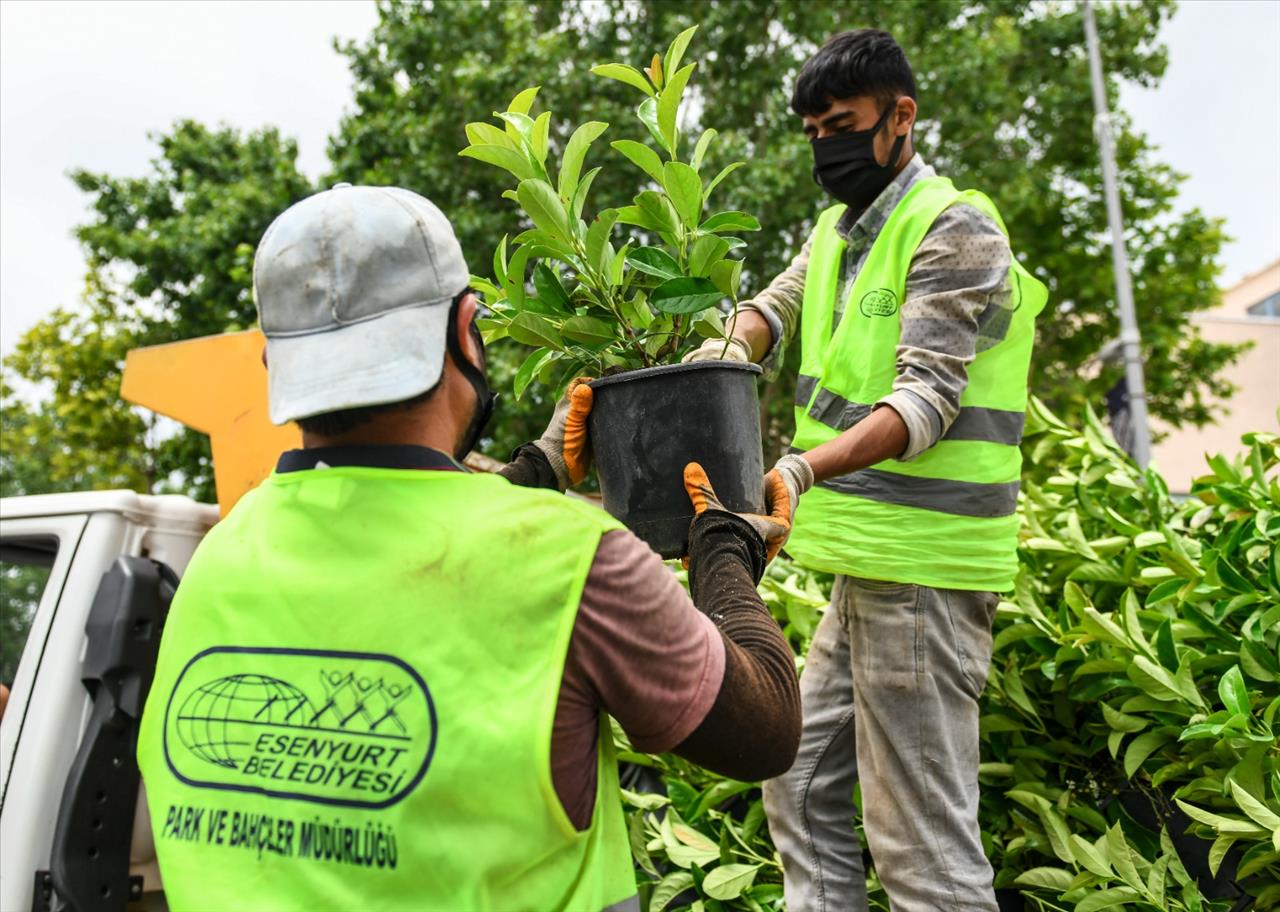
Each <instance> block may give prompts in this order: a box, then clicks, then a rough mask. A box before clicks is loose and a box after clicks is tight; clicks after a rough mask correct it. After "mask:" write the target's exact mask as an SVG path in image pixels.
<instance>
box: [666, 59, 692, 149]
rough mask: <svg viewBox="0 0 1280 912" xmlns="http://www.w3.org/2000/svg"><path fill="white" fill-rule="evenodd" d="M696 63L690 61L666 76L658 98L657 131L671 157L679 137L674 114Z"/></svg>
mask: <svg viewBox="0 0 1280 912" xmlns="http://www.w3.org/2000/svg"><path fill="white" fill-rule="evenodd" d="M696 66H697V64H696V63H691V64H689V65H688V66H685V67H683V68H681V69H679V70H676V71H675V73H674V74H672V75H670V76H669V77H668V78H667V84H666V86H665V87H664V88H663V90H662V95H661V96H660V97H659V98H658V132H659V133H661V134H662V137H663V138H664V139H665V140H666V149H667V151H668V152H670V153H671V155H672V157H674V156H675V154H676V144H677V143H678V142H679V137H678V135H677V133H676V115H677V114H678V113H679V111H680V100H681V98H682V96H683V95H684V87H685V86H686V85H688V84H689V77H690V76H692V75H693V70H694V67H696Z"/></svg>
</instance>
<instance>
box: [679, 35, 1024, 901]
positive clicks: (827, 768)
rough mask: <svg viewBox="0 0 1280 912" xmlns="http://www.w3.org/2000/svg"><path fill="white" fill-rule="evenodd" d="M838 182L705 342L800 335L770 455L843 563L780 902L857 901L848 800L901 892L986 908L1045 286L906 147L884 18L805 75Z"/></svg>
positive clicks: (734, 352)
mask: <svg viewBox="0 0 1280 912" xmlns="http://www.w3.org/2000/svg"><path fill="white" fill-rule="evenodd" d="M791 105H792V109H793V110H794V111H795V112H796V113H797V114H798V115H800V116H801V118H803V125H804V131H805V135H806V136H807V137H808V138H809V139H810V141H811V143H812V148H813V174H814V178H815V180H816V181H817V182H818V184H819V185H820V186H821V187H822V188H823V189H824V190H825V191H826V192H827V193H828V194H829V195H830V196H831V197H832V198H833V201H834V202H835V203H836V205H834V206H832V207H830V208H828V209H827V210H825V211H824V212H823V213H822V215H821V216H820V217H819V219H818V221H817V225H816V227H815V229H814V232H813V235H812V236H811V237H810V239H809V241H808V242H807V243H806V244H805V245H804V248H803V249H802V250H801V251H800V253H799V255H798V256H797V257H796V258H795V260H794V261H793V262H792V264H791V266H790V267H789V268H788V269H787V270H786V271H785V272H784V273H783V274H782V275H780V276H778V277H777V278H776V279H775V280H774V281H773V282H772V283H771V284H770V285H769V287H768V288H767V289H766V290H765V291H763V292H761V293H760V294H758V295H757V296H756V297H755V298H754V299H753V300H750V301H748V302H745V303H743V304H742V305H740V307H739V312H738V314H737V319H736V325H735V327H734V330H733V343H732V344H731V345H729V346H728V347H727V352H726V346H725V345H724V344H723V343H722V342H715V343H713V344H708V345H706V346H704V347H703V348H702V349H700V350H699V351H698V352H696V353H695V354H694V356H693V357H694V358H697V359H703V358H716V357H721V356H722V352H724V353H725V354H726V356H728V357H733V358H737V359H740V360H751V361H759V362H763V363H764V364H765V365H766V366H771V365H776V363H777V361H778V359H779V356H780V355H781V352H782V350H783V348H784V346H785V344H786V342H787V341H789V340H790V339H793V338H795V337H796V336H797V334H798V335H799V337H800V340H801V356H802V362H801V365H800V371H799V378H798V382H797V389H796V433H795V436H794V439H793V441H792V448H791V452H790V453H789V454H788V455H786V456H784V457H783V458H782V459H781V460H780V461H779V462H778V464H777V466H776V467H775V470H776V471H777V472H778V474H779V475H781V476H782V479H783V480H784V482H785V484H786V487H787V489H788V492H789V495H790V498H791V504H792V507H793V509H796V508H797V506H798V512H796V513H795V515H794V528H793V531H792V533H791V538H790V540H789V542H788V544H787V550H788V552H789V553H790V554H791V555H792V556H794V557H795V558H796V559H797V560H798V561H800V562H801V563H802V564H805V565H807V566H809V567H813V568H816V569H820V570H825V571H828V572H831V573H834V574H836V575H837V580H836V585H835V589H834V591H833V593H832V608H831V610H829V611H828V612H827V613H826V614H825V615H824V617H823V619H822V622H821V624H820V626H819V628H818V630H817V632H816V634H815V637H814V640H813V645H812V648H811V651H810V653H809V656H808V660H807V663H806V665H805V670H804V675H803V677H802V679H801V694H802V701H803V710H804V732H803V735H802V739H801V747H800V753H799V756H798V758H797V760H796V763H795V765H794V766H793V767H792V769H791V770H790V772H788V773H787V774H786V775H784V776H782V777H779V778H777V779H774V780H772V781H770V782H769V783H767V785H766V789H765V807H766V810H767V811H768V815H769V821H770V827H771V830H772V833H773V836H774V839H775V840H776V843H777V846H778V849H779V851H780V853H781V855H782V860H783V866H784V869H785V874H786V887H785V889H786V898H787V907H788V908H789V909H791V910H811V909H826V910H842V912H843V910H865V909H866V908H867V895H866V886H865V880H864V872H863V865H862V853H861V847H860V846H859V845H858V841H857V838H856V836H855V834H854V830H853V826H852V815H853V806H852V802H851V800H850V798H851V795H852V792H853V788H854V785H855V784H856V783H857V782H858V781H859V778H860V779H861V784H862V800H863V811H864V820H863V822H864V825H865V831H866V834H867V840H868V843H869V848H870V850H871V854H872V856H873V857H874V859H875V862H876V870H877V872H878V874H879V876H880V879H881V881H882V882H883V883H884V885H885V887H886V889H887V892H888V894H889V899H890V902H891V904H892V905H893V908H894V910H895V912H926V910H929V912H934V910H948V912H951V910H966V912H967V910H983V912H987V910H994V909H995V908H996V906H995V900H994V894H993V891H992V885H991V877H992V871H991V866H990V865H989V863H988V862H987V859H986V857H985V855H984V853H983V849H982V843H981V841H980V838H979V830H978V821H977V810H978V698H979V695H980V694H981V691H982V688H983V685H984V682H985V678H986V675H987V669H988V665H989V663H990V656H991V646H992V641H991V624H992V620H993V618H994V615H995V607H996V602H997V597H996V595H995V593H996V592H999V591H1002V590H1007V589H1010V588H1012V584H1013V576H1014V571H1015V569H1016V556H1015V549H1016V545H1017V530H1018V521H1017V517H1016V516H1015V513H1014V509H1015V506H1016V499H1017V491H1018V478H1019V470H1020V456H1019V450H1018V443H1019V440H1020V438H1021V432H1022V424H1023V415H1024V410H1025V405H1026V397H1027V371H1028V367H1029V362H1030V354H1031V345H1032V341H1033V338H1034V319H1035V316H1036V314H1037V313H1038V312H1039V311H1040V309H1041V308H1042V307H1043V306H1044V303H1045V299H1046V290H1045V288H1044V286H1043V285H1042V284H1041V283H1040V282H1039V281H1038V280H1036V279H1035V278H1034V277H1033V276H1031V275H1030V274H1029V273H1028V272H1026V271H1025V270H1024V269H1023V268H1022V266H1020V265H1019V264H1018V262H1017V261H1016V260H1015V259H1014V258H1013V256H1012V255H1011V252H1010V246H1009V241H1008V238H1007V236H1006V232H1005V230H1004V226H1003V223H1002V222H1001V220H1000V216H999V213H998V212H997V210H996V208H995V206H994V205H993V204H992V203H991V201H990V200H989V199H987V198H986V197H985V196H983V195H982V194H980V193H977V192H974V191H964V192H961V191H958V190H956V188H955V187H954V186H953V185H952V184H951V182H950V181H949V180H948V179H946V178H944V177H940V176H938V175H937V174H936V173H935V172H934V170H933V169H932V168H930V167H929V166H928V165H927V164H925V162H924V160H923V159H922V158H921V157H920V156H919V155H918V154H917V153H916V151H915V148H914V144H913V137H912V128H913V126H914V124H915V121H916V115H917V104H916V87H915V79H914V76H913V74H912V71H911V66H910V64H909V63H908V62H907V59H906V56H905V54H904V53H903V51H902V49H901V48H900V47H899V46H898V44H897V43H896V42H895V41H894V40H893V38H892V36H890V35H889V34H887V33H886V32H882V31H877V30H874V29H863V30H858V31H853V32H846V33H843V34H840V35H837V36H835V37H833V38H832V39H830V40H829V41H828V42H827V43H826V44H825V45H824V46H823V47H822V48H821V49H820V50H819V51H818V52H817V54H815V55H814V56H813V57H812V58H811V59H810V60H809V61H808V62H807V63H806V64H805V65H804V67H803V69H802V70H801V72H800V75H799V77H798V79H797V82H796V86H795V90H794V93H793V95H792V102H791Z"/></svg>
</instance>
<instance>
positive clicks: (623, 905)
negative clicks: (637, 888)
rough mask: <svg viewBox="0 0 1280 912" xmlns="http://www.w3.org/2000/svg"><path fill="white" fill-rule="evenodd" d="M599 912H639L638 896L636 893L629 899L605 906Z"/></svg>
mask: <svg viewBox="0 0 1280 912" xmlns="http://www.w3.org/2000/svg"><path fill="white" fill-rule="evenodd" d="M600 912H640V894H638V893H637V894H636V895H635V896H633V897H631V898H630V899H624V900H622V901H621V902H616V903H614V904H613V905H610V906H605V907H604V908H603V909H601V910H600Z"/></svg>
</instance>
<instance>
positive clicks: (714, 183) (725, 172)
mask: <svg viewBox="0 0 1280 912" xmlns="http://www.w3.org/2000/svg"><path fill="white" fill-rule="evenodd" d="M744 164H745V162H731V163H730V164H727V165H725V166H724V167H723V168H721V169H720V173H719V174H717V175H716V176H715V177H713V178H711V183H709V184H707V189H706V190H705V191H703V194H702V197H703V201H704V202H705V201H706V200H709V199H711V191H712V190H714V189H715V188H716V187H718V186H720V182H721V181H722V180H724V179H725V178H726V177H728V176H729V175H730V174H732V173H733V172H734V171H737V170H738V169H739V168H741V167H742V166H743V165H744Z"/></svg>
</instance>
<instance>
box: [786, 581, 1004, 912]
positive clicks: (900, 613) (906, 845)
mask: <svg viewBox="0 0 1280 912" xmlns="http://www.w3.org/2000/svg"><path fill="white" fill-rule="evenodd" d="M996 601H997V599H996V597H995V596H994V595H993V594H992V593H990V592H965V591H960V590H953V589H930V588H928V587H925V586H910V585H902V584H898V583H884V582H877V581H874V580H863V579H855V578H852V577H838V578H837V579H836V585H835V589H834V590H833V591H832V594H831V609H830V610H828V611H827V613H826V614H825V615H824V616H823V618H822V622H821V623H820V624H819V625H818V630H817V632H816V633H815V634H814V638H813V645H812V647H811V648H810V650H809V657H808V660H807V662H806V664H805V668H804V673H803V674H802V675H801V678H800V695H801V701H802V704H803V708H804V731H803V734H802V735H801V739H800V753H799V755H798V756H797V757H796V762H795V765H793V766H792V767H791V770H790V771H789V772H787V773H786V774H785V775H783V776H780V777H779V778H777V779H771V780H770V781H768V782H766V783H765V787H764V802H765V811H766V812H767V814H768V817H769V828H770V831H771V832H772V834H773V839H774V844H775V845H776V846H777V848H778V852H779V854H780V855H781V856H782V865H783V871H784V874H785V881H786V883H785V895H786V902H787V909H788V912H811V910H812V912H865V910H866V909H867V888H866V880H865V875H864V871H863V865H862V847H861V845H859V842H858V837H857V834H856V833H855V832H854V828H853V815H854V808H853V788H854V785H855V783H857V782H858V780H859V778H861V781H862V807H863V828H864V831H865V832H866V836H867V842H868V843H869V847H870V849H871V855H872V857H873V858H874V859H875V863H876V872H877V873H878V874H879V876H880V881H881V882H882V883H883V884H884V887H885V890H886V891H887V892H888V894H889V902H890V904H891V905H892V907H893V909H894V912H941V910H946V912H978V910H981V912H994V910H995V909H996V902H995V893H994V891H993V889H992V886H991V880H992V870H991V865H990V863H989V862H988V861H987V858H986V855H985V853H984V852H983V850H982V841H981V839H980V838H979V830H978V697H979V695H981V693H982V688H983V686H984V685H985V683H986V678H987V670H988V668H989V666H990V664H991V623H992V620H993V619H994V617H995V607H996ZM851 676H852V680H851V679H850V678H851Z"/></svg>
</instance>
